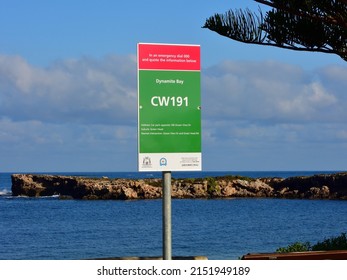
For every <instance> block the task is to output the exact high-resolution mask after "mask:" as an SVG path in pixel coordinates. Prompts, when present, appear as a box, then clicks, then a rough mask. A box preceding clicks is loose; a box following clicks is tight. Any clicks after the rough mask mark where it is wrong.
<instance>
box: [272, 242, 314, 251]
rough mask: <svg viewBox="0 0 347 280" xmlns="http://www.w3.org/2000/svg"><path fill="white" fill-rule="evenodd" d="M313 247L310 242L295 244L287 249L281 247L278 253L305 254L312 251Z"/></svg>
mask: <svg viewBox="0 0 347 280" xmlns="http://www.w3.org/2000/svg"><path fill="white" fill-rule="evenodd" d="M310 250H311V245H310V243H309V242H305V243H301V242H295V243H293V244H290V245H288V246H287V247H280V248H278V249H277V250H276V253H291V252H305V251H310Z"/></svg>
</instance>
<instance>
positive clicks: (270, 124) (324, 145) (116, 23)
mask: <svg viewBox="0 0 347 280" xmlns="http://www.w3.org/2000/svg"><path fill="white" fill-rule="evenodd" d="M197 3H198V4H197ZM246 6H248V7H249V8H251V9H257V5H256V4H255V3H254V1H199V2H196V1H181V0H178V1H171V2H164V1H154V0H152V1H131V0H129V1H111V0H108V1H107V0H102V1H80V0H75V1H66V0H60V1H43V0H31V1H18V0H11V1H7V0H0V26H1V28H0V172H7V171H8V172H15V171H16V172H32V171H37V172H49V171H136V170H137V108H136V106H137V84H136V81H137V80H136V44H137V43H138V42H151V43H182V44H199V45H201V55H202V56H201V60H202V72H201V87H202V92H201V95H202V108H203V110H202V130H203V147H202V148H203V169H204V170H233V171H241V170H346V169H347V160H346V158H347V124H346V120H347V110H346V109H347V95H346V88H347V64H346V62H344V61H343V60H342V59H341V58H339V57H338V56H335V55H327V54H319V53H307V52H294V51H288V50H281V49H276V48H270V47H261V46H251V45H245V44H242V43H238V42H234V41H232V40H229V39H227V38H224V37H221V36H219V35H218V34H216V33H214V32H211V31H209V30H207V29H202V28H201V26H202V25H203V24H204V21H205V19H206V18H207V17H209V16H210V15H212V14H214V13H216V12H225V11H227V10H228V9H230V8H239V7H246Z"/></svg>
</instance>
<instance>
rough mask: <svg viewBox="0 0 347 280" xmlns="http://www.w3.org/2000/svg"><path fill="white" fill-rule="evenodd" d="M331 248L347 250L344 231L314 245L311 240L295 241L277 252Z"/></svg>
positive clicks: (327, 249)
mask: <svg viewBox="0 0 347 280" xmlns="http://www.w3.org/2000/svg"><path fill="white" fill-rule="evenodd" d="M329 250H347V235H346V233H342V234H341V235H339V236H337V237H331V238H327V239H325V240H323V241H321V242H317V243H316V244H314V245H312V246H311V244H310V243H309V242H305V243H302V242H295V243H293V244H290V245H288V246H287V247H281V248H278V249H277V250H276V253H290V252H304V251H329Z"/></svg>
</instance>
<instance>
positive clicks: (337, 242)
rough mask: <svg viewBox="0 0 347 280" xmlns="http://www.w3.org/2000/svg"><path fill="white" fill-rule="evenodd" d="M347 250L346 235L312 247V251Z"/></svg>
mask: <svg viewBox="0 0 347 280" xmlns="http://www.w3.org/2000/svg"><path fill="white" fill-rule="evenodd" d="M328 250H347V237H346V233H342V234H341V235H339V236H337V237H331V238H329V239H325V240H323V241H322V242H318V243H316V244H315V245H313V246H312V251H328Z"/></svg>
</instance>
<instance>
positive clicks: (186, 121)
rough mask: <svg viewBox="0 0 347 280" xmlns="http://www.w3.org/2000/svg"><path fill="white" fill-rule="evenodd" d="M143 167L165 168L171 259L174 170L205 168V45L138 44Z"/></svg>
mask: <svg viewBox="0 0 347 280" xmlns="http://www.w3.org/2000/svg"><path fill="white" fill-rule="evenodd" d="M137 47H138V49H137V55H138V56H137V57H138V169H139V171H162V172H163V176H162V177H163V241H164V246H163V258H164V259H171V171H200V170H201V103H200V46H199V45H174V44H148V43H140V44H138V46H137Z"/></svg>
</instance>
